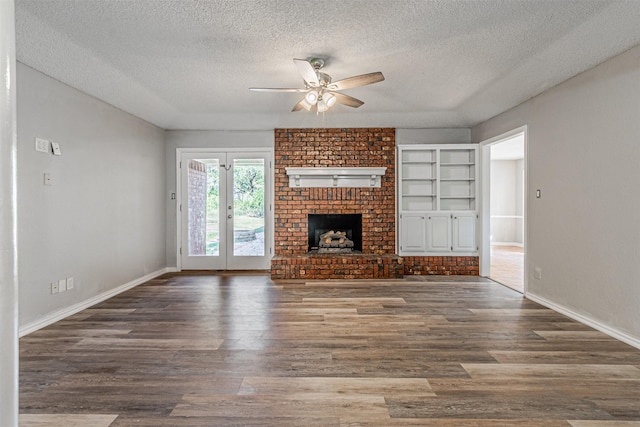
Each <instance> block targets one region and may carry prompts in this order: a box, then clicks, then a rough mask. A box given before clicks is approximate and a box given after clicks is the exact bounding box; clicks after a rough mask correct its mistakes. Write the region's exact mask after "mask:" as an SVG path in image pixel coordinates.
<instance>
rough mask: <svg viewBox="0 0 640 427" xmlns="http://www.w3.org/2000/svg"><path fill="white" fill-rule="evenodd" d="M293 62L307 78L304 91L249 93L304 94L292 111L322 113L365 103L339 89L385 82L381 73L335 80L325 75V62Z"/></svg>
mask: <svg viewBox="0 0 640 427" xmlns="http://www.w3.org/2000/svg"><path fill="white" fill-rule="evenodd" d="M293 62H294V63H295V64H296V66H297V67H298V72H300V75H302V78H303V79H304V84H305V87H304V88H268V87H251V88H249V90H253V91H257V92H301V93H306V95H305V96H304V98H302V99H301V100H300V102H298V103H297V104H296V105H294V106H293V109H292V110H291V111H299V110H302V109H303V108H304V109H305V110H307V111H311V110H312V109H314V107H315V110H316V111H317V112H319V113H323V112H325V111H327V110H328V109H329V108H331V107H332V106H334V105H335V104H336V103H338V104H342V105H346V106H347V107H353V108H358V107H359V106H361V105H362V104H364V102H363V101H360V100H359V99H357V98H354V97H352V96H349V95H345V94H344V93H340V92H338V91H339V90H344V89H351V88H354V87H358V86H365V85H370V84H373V83H378V82H381V81H383V80H384V76H383V75H382V73H381V72H379V71H377V72H375V73H369V74H361V75H359V76H353V77H349V78H346V79H342V80H338V81H335V82H332V81H331V76H330V75H328V74H325V73H323V72H321V71H320V70H321V69H322V67H324V59H321V58H311V59H309V60H306V59H294V60H293Z"/></svg>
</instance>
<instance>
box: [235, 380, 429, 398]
mask: <svg viewBox="0 0 640 427" xmlns="http://www.w3.org/2000/svg"><path fill="white" fill-rule="evenodd" d="M238 394H242V395H250V394H263V395H264V394H267V395H294V396H300V395H323V396H326V395H334V396H333V397H334V398H339V397H340V396H348V395H369V396H382V397H391V396H398V395H400V396H402V395H413V396H423V397H425V396H435V394H434V393H433V391H432V390H431V386H430V385H429V382H428V381H427V380H426V379H423V378H329V377H316V378H310V377H295V378H283V377H280V378H274V377H247V378H245V379H244V381H243V382H242V385H241V387H240V391H239V392H238Z"/></svg>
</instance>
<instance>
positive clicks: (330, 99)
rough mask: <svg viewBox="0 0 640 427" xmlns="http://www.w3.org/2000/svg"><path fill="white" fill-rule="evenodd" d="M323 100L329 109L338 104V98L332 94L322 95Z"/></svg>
mask: <svg viewBox="0 0 640 427" xmlns="http://www.w3.org/2000/svg"><path fill="white" fill-rule="evenodd" d="M322 100H323V101H324V102H325V104H327V107H328V108H331V107H333V106H334V105H335V104H336V101H337V98H336V97H335V96H334V95H333V94H332V93H330V92H325V93H323V94H322Z"/></svg>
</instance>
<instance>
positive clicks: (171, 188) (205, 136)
mask: <svg viewBox="0 0 640 427" xmlns="http://www.w3.org/2000/svg"><path fill="white" fill-rule="evenodd" d="M273 144H274V134H273V131H272V130H268V131H191V130H167V131H165V150H166V151H165V158H166V162H165V168H166V171H165V172H166V173H165V180H166V181H165V182H166V203H165V209H166V216H167V223H166V248H167V250H166V265H167V266H169V267H176V264H177V263H176V260H177V250H176V248H177V244H176V234H177V228H176V227H177V221H176V209H177V203H178V201H177V200H171V197H170V195H171V193H176V149H178V148H222V149H229V150H230V151H232V150H233V149H238V148H239V149H249V148H252V149H253V148H261V149H264V148H269V149H273Z"/></svg>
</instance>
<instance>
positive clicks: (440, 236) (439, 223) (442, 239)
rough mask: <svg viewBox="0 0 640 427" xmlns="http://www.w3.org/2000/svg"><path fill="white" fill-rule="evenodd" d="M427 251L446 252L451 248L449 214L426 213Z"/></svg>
mask: <svg viewBox="0 0 640 427" xmlns="http://www.w3.org/2000/svg"><path fill="white" fill-rule="evenodd" d="M426 218H427V221H426V222H427V227H426V232H427V235H426V240H427V251H429V252H447V251H449V250H451V215H450V214H448V213H443V212H428V213H426Z"/></svg>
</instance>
